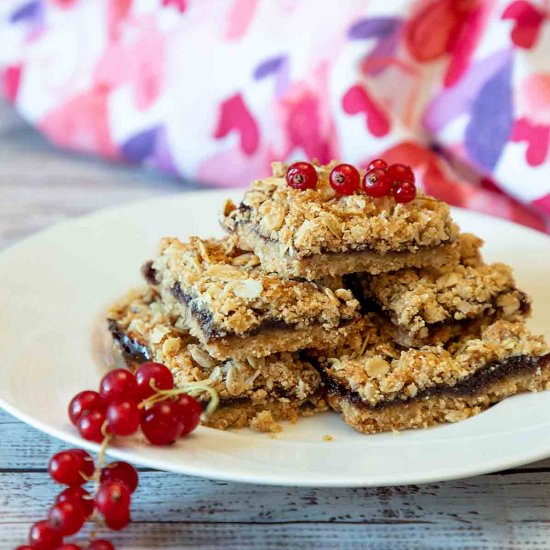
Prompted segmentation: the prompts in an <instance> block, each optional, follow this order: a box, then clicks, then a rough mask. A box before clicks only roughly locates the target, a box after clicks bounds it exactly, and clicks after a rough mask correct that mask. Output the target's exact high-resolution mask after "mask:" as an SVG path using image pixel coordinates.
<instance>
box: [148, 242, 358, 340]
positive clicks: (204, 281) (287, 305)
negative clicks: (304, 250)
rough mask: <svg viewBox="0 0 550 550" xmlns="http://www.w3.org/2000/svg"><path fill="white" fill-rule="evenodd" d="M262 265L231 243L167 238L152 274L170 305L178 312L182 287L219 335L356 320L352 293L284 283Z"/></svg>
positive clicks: (192, 303)
mask: <svg viewBox="0 0 550 550" xmlns="http://www.w3.org/2000/svg"><path fill="white" fill-rule="evenodd" d="M258 264H259V261H258V258H257V257H256V256H255V255H254V254H252V253H250V252H243V251H241V250H239V249H237V248H236V247H235V244H234V240H233V239H232V238H225V239H221V240H204V241H203V240H201V239H199V238H198V237H192V238H191V239H190V240H189V242H187V243H182V242H180V241H178V240H177V239H172V238H167V239H163V241H162V242H161V246H160V255H159V257H158V258H157V259H156V260H155V262H154V263H153V269H154V270H155V272H156V276H157V279H158V280H159V281H160V287H161V289H162V295H163V299H164V300H165V302H166V303H169V302H172V303H176V309H177V300H176V299H175V298H174V296H173V292H172V290H173V288H174V286H175V285H176V284H177V285H179V288H180V289H181V292H182V293H183V294H185V295H187V296H188V297H189V304H190V307H191V309H193V310H197V311H199V312H200V313H201V314H202V315H203V316H206V317H207V319H208V323H210V324H211V325H212V326H213V327H215V332H216V335H217V336H224V335H226V334H238V335H244V334H246V333H248V332H251V331H254V330H255V329H256V328H259V327H261V325H262V324H263V323H275V324H277V323H279V324H281V323H284V324H285V325H291V326H296V327H297V328H305V327H308V326H311V325H312V324H319V325H322V326H323V327H325V328H332V327H337V326H339V325H340V324H341V322H342V321H344V320H345V321H347V320H350V319H353V318H355V317H356V316H357V310H358V306H359V304H358V302H357V301H356V300H355V298H354V297H353V295H352V293H351V292H350V291H349V290H346V289H344V288H336V289H335V288H334V287H333V288H332V289H331V288H329V287H326V286H323V285H321V284H320V283H313V282H306V281H295V280H289V279H284V278H281V277H280V276H277V275H272V274H267V273H264V272H263V271H261V270H260V269H258V268H257V266H258Z"/></svg>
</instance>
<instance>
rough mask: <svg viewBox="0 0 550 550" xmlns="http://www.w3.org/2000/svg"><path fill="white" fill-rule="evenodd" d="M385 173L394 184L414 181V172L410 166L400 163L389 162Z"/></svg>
mask: <svg viewBox="0 0 550 550" xmlns="http://www.w3.org/2000/svg"><path fill="white" fill-rule="evenodd" d="M386 173H387V174H388V179H389V180H390V182H391V183H392V185H394V186H395V185H397V184H398V183H400V182H402V181H408V182H410V183H414V173H413V171H412V170H411V167H410V166H405V165H404V164H400V163H396V164H390V165H389V167H388V169H387V170H386Z"/></svg>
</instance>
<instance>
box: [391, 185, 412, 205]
mask: <svg viewBox="0 0 550 550" xmlns="http://www.w3.org/2000/svg"><path fill="white" fill-rule="evenodd" d="M392 194H393V198H394V199H395V202H399V203H403V204H404V203H407V202H411V201H412V200H413V199H414V198H415V197H416V185H415V184H414V183H412V182H410V181H402V182H400V183H398V184H397V185H396V186H395V187H394V188H393V189H392Z"/></svg>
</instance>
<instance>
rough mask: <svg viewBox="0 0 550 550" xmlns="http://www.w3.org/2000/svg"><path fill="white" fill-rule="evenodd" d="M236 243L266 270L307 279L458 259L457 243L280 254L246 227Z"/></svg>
mask: <svg viewBox="0 0 550 550" xmlns="http://www.w3.org/2000/svg"><path fill="white" fill-rule="evenodd" d="M239 244H240V246H242V247H243V248H246V249H250V250H255V251H256V254H257V255H258V258H259V259H260V261H261V264H262V269H264V270H265V271H268V272H274V273H278V274H279V275H281V276H283V277H303V278H304V279H307V280H309V281H315V280H317V281H318V280H320V279H323V278H325V277H330V276H336V277H338V276H342V275H345V274H347V273H358V272H366V273H371V274H373V275H376V274H378V273H387V272H389V271H397V270H398V269H404V268H408V267H425V266H434V267H437V266H444V265H448V264H450V265H453V264H456V263H457V262H458V258H459V250H458V246H457V243H456V242H453V243H445V244H439V245H437V246H427V247H423V248H420V249H418V250H417V251H416V252H410V251H408V250H404V251H399V252H387V253H386V254H378V253H377V252H372V251H369V250H365V251H362V252H352V253H348V252H343V253H341V254H340V253H330V254H317V255H312V256H306V257H304V258H297V257H294V256H292V255H290V254H282V253H281V250H280V246H279V244H278V243H277V242H271V241H264V240H263V239H262V238H261V237H260V236H259V235H258V234H257V233H255V232H254V231H253V229H252V228H247V227H244V228H243V229H242V231H240V232H239Z"/></svg>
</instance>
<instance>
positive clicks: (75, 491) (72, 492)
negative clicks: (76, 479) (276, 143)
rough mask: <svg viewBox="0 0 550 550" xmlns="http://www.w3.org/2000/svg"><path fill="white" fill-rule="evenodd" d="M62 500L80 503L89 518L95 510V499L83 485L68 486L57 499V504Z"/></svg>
mask: <svg viewBox="0 0 550 550" xmlns="http://www.w3.org/2000/svg"><path fill="white" fill-rule="evenodd" d="M60 502H72V503H74V504H78V505H79V506H80V507H81V508H82V510H83V511H84V514H85V515H86V517H87V518H88V517H90V516H91V515H92V513H93V511H94V499H93V498H92V495H90V493H88V491H86V489H83V488H82V487H67V489H65V490H64V491H62V492H61V493H59V495H57V498H56V499H55V503H56V504H58V503H60Z"/></svg>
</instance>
